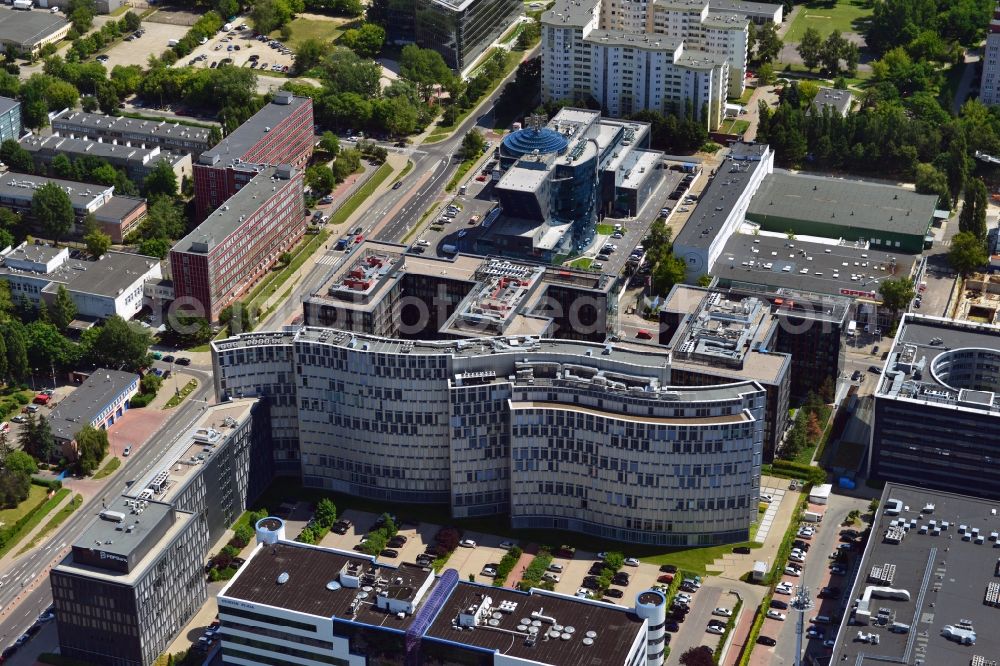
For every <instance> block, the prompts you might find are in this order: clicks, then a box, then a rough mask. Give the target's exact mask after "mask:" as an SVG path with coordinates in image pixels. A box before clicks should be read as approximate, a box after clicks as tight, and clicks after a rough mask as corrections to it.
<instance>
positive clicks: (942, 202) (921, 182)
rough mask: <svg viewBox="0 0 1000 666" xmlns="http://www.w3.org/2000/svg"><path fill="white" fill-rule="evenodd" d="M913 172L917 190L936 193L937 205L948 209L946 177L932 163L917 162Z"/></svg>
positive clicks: (924, 192) (949, 199)
mask: <svg viewBox="0 0 1000 666" xmlns="http://www.w3.org/2000/svg"><path fill="white" fill-rule="evenodd" d="M914 172H915V174H916V175H915V181H916V186H917V192H920V193H921V194H936V195H938V207H939V208H943V209H945V210H949V209H950V208H951V193H950V192H949V190H948V177H947V176H946V175H945V174H944V173H943V172H941V171H940V170H938V169H937V168H935V167H934V165H932V164H923V163H920V164H917V165H916V168H915V169H914Z"/></svg>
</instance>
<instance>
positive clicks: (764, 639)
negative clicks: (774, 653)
mask: <svg viewBox="0 0 1000 666" xmlns="http://www.w3.org/2000/svg"><path fill="white" fill-rule="evenodd" d="M757 642H758V643H759V644H761V645H766V646H768V647H774V646H775V645H777V644H778V641H776V640H774V639H773V638H771V637H770V636H758V637H757Z"/></svg>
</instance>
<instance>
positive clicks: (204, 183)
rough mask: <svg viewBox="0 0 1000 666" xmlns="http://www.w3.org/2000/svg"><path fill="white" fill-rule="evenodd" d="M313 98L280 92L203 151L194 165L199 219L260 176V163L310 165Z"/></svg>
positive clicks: (301, 167) (300, 166) (297, 167)
mask: <svg viewBox="0 0 1000 666" xmlns="http://www.w3.org/2000/svg"><path fill="white" fill-rule="evenodd" d="M313 136H314V129H313V105H312V99H311V98H309V97H296V96H294V95H292V94H291V93H289V92H286V91H278V92H277V93H275V95H274V99H273V100H272V101H271V103H270V104H268V105H267V106H265V107H264V108H262V109H261V110H260V111H258V112H257V113H255V114H254V115H253V116H252V117H251V118H250V119H249V120H247V121H246V122H245V123H243V124H242V125H240V126H239V127H238V128H237V129H236V130H234V131H233V132H232V133H231V134H229V135H228V136H227V137H226V138H224V139H223V140H222V141H220V142H219V143H218V144H217V145H216V146H215V147H214V148H210V149H209V150H206V151H205V152H203V153H202V154H201V155H200V156H199V157H198V161H197V162H195V164H194V194H195V204H196V206H197V213H198V216H199V218H204V217H205V216H207V215H208V214H209V213H210V212H212V211H213V210H215V209H216V208H218V207H219V206H221V205H222V203H223V202H224V201H225V200H226V199H228V198H229V197H231V196H233V195H234V194H236V192H237V191H239V189H240V188H241V187H243V186H244V185H246V184H247V183H248V182H250V180H252V179H253V178H254V176H255V175H256V170H257V169H256V167H259V166H278V165H282V164H290V165H291V166H293V167H295V168H296V169H305V167H306V164H307V163H308V162H309V158H310V156H312V151H313V144H314V139H313Z"/></svg>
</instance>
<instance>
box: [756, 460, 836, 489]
mask: <svg viewBox="0 0 1000 666" xmlns="http://www.w3.org/2000/svg"><path fill="white" fill-rule="evenodd" d="M761 473H763V474H770V475H772V476H780V477H784V478H786V479H802V480H803V481H806V482H807V483H812V484H814V485H817V484H820V483H826V472H825V471H824V470H823V469H822V468H820V467H814V466H812V465H806V464H803V463H797V462H792V461H791V460H775V461H774V462H773V463H771V464H770V465H763V466H762V467H761Z"/></svg>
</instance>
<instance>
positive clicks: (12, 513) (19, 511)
mask: <svg viewBox="0 0 1000 666" xmlns="http://www.w3.org/2000/svg"><path fill="white" fill-rule="evenodd" d="M48 492H49V491H48V489H47V488H43V487H42V486H36V485H35V484H31V487H30V488H29V489H28V498H27V499H26V500H24V501H23V502H21V503H20V504H18V505H17V506H15V507H14V508H13V509H4V510H3V511H0V524H3V526H4V527H8V526H10V525H13V524H14V523H16V522H17V521H18V520H20V519H21V518H23V517H24V516H25V515H26V514H27V513H28V512H29V511H31V510H32V509H34V508H35V507H36V506H38V505H39V504H41V503H42V502H44V501H45V496H46V495H47V494H48Z"/></svg>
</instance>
